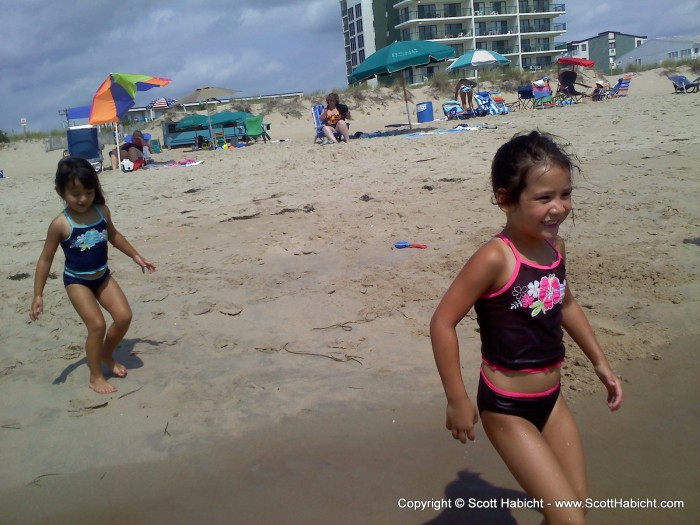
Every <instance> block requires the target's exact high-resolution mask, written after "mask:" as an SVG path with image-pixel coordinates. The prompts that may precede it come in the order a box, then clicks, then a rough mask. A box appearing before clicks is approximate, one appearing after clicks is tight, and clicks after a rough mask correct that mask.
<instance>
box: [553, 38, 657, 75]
mask: <svg viewBox="0 0 700 525" xmlns="http://www.w3.org/2000/svg"><path fill="white" fill-rule="evenodd" d="M646 40H647V37H646V36H640V35H628V34H626V33H620V32H618V31H603V32H602V33H598V34H597V35H596V36H594V37H591V38H587V39H585V40H574V41H572V42H568V43H567V44H566V54H567V56H571V57H575V58H586V59H589V60H594V61H595V64H596V68H597V69H600V70H602V71H605V72H606V73H607V72H612V71H613V69H614V68H615V67H616V65H615V64H616V62H617V59H618V57H620V56H622V55H624V54H626V53H629V52H630V51H632V50H634V49H636V48H638V47H639V46H641V45H642V44H644V42H646Z"/></svg>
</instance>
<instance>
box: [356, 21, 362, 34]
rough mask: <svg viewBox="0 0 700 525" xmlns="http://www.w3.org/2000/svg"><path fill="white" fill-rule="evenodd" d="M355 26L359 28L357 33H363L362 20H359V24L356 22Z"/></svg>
mask: <svg viewBox="0 0 700 525" xmlns="http://www.w3.org/2000/svg"><path fill="white" fill-rule="evenodd" d="M355 26H356V27H357V32H358V33H362V20H359V19H358V20H357V22H355Z"/></svg>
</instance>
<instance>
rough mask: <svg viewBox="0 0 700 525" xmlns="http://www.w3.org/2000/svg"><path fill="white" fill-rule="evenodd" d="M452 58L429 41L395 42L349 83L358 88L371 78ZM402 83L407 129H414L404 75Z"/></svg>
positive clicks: (446, 49) (451, 52)
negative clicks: (358, 84) (357, 85)
mask: <svg viewBox="0 0 700 525" xmlns="http://www.w3.org/2000/svg"><path fill="white" fill-rule="evenodd" d="M453 56H455V50H454V49H453V48H451V47H449V46H445V45H443V44H438V43H436V42H430V41H427V40H406V41H405V42H394V43H393V44H389V45H388V46H386V47H383V48H381V49H380V50H378V51H376V52H375V53H372V54H371V55H370V56H368V57H367V59H365V61H364V62H362V63H361V64H360V65H359V66H357V67H356V68H355V69H354V70H353V72H352V73H351V74H350V75H348V82H349V83H350V84H356V83H358V82H362V81H363V80H368V79H370V78H376V77H383V76H387V75H391V74H392V73H396V72H399V71H403V70H404V69H409V68H412V67H419V66H425V65H428V64H434V63H436V62H443V61H445V60H447V59H448V58H452V57H453ZM401 82H402V84H403V98H404V102H405V103H406V115H407V116H408V126H409V127H410V128H412V127H413V126H412V125H411V115H410V111H409V110H408V96H407V95H406V81H405V79H404V78H403V75H401Z"/></svg>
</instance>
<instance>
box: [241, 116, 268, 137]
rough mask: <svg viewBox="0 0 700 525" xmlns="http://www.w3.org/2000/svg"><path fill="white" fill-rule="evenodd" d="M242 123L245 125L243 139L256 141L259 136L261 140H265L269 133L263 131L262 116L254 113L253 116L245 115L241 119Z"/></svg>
mask: <svg viewBox="0 0 700 525" xmlns="http://www.w3.org/2000/svg"><path fill="white" fill-rule="evenodd" d="M243 125H244V127H245V135H244V137H243V140H245V141H246V142H248V141H249V140H255V141H257V140H258V139H259V138H262V139H263V142H265V143H266V142H267V140H268V139H269V138H270V135H268V134H267V131H265V126H263V116H262V115H256V116H254V117H245V118H244V119H243Z"/></svg>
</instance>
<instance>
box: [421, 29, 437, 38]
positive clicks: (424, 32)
mask: <svg viewBox="0 0 700 525" xmlns="http://www.w3.org/2000/svg"><path fill="white" fill-rule="evenodd" d="M436 38H437V26H418V39H419V40H435V39H436Z"/></svg>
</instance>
